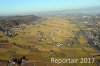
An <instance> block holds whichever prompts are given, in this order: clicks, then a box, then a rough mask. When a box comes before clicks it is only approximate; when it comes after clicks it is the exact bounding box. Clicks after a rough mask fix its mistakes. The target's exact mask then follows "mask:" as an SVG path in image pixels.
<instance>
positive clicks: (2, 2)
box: [0, 0, 100, 15]
mask: <svg viewBox="0 0 100 66" xmlns="http://www.w3.org/2000/svg"><path fill="white" fill-rule="evenodd" d="M97 6H100V0H0V15H9V14H22V13H23V14H25V13H35V12H44V11H56V10H69V9H80V8H88V7H97Z"/></svg>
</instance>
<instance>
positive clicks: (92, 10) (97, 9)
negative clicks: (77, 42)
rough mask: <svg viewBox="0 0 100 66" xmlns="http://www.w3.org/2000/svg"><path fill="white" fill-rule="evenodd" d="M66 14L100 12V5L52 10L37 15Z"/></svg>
mask: <svg viewBox="0 0 100 66" xmlns="http://www.w3.org/2000/svg"><path fill="white" fill-rule="evenodd" d="M64 14H96V15H97V14H100V6H99V7H90V8H82V9H73V10H61V11H52V12H44V13H40V14H37V15H43V16H45V15H64Z"/></svg>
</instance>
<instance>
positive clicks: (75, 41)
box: [0, 16, 100, 66]
mask: <svg viewBox="0 0 100 66" xmlns="http://www.w3.org/2000/svg"><path fill="white" fill-rule="evenodd" d="M43 19H45V20H43ZM10 30H11V31H12V32H14V33H16V34H17V35H16V36H14V37H9V36H7V35H5V34H4V33H3V32H0V60H9V59H10V58H11V57H12V58H20V57H22V56H26V57H27V58H28V61H32V62H29V63H25V64H23V65H22V66H98V63H97V62H96V61H97V60H100V57H98V56H97V57H94V56H95V55H98V54H100V53H99V52H97V51H96V50H95V49H94V48H92V47H90V46H88V42H87V41H86V39H85V38H84V36H83V35H82V34H80V29H79V27H77V25H76V24H75V23H71V22H70V21H69V20H67V19H64V18H62V17H59V16H52V17H51V16H50V17H43V18H41V19H38V20H37V21H36V24H26V23H22V24H19V25H17V26H14V27H12V28H11V29H10ZM51 58H58V59H63V58H64V59H68V58H71V59H75V58H76V59H80V58H83V59H84V58H90V59H91V61H90V62H89V61H86V62H83V63H80V62H81V59H80V61H78V62H77V63H60V64H58V63H51ZM92 58H95V60H94V62H93V63H92V60H93V59H92ZM2 66H6V64H4V63H2Z"/></svg>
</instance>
